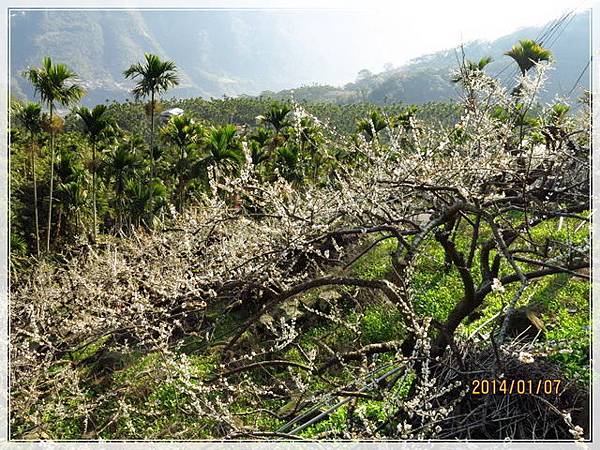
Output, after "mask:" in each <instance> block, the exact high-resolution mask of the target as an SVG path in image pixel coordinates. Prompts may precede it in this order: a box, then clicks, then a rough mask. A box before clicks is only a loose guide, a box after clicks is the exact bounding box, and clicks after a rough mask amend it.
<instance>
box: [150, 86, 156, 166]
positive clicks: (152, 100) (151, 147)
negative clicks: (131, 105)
mask: <svg viewBox="0 0 600 450" xmlns="http://www.w3.org/2000/svg"><path fill="white" fill-rule="evenodd" d="M150 157H151V158H152V178H154V177H155V176H156V162H155V161H154V91H152V93H151V94H150Z"/></svg>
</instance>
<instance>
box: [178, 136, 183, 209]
mask: <svg viewBox="0 0 600 450" xmlns="http://www.w3.org/2000/svg"><path fill="white" fill-rule="evenodd" d="M179 152H180V153H179V167H180V168H182V167H183V153H184V150H183V147H181V148H180V149H179ZM177 191H178V197H179V212H181V211H183V207H184V203H185V200H184V198H185V188H184V183H183V171H182V170H180V172H179V182H178V183H177Z"/></svg>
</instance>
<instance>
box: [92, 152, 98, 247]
mask: <svg viewBox="0 0 600 450" xmlns="http://www.w3.org/2000/svg"><path fill="white" fill-rule="evenodd" d="M92 164H93V165H92V203H93V207H94V231H93V232H92V239H93V241H94V244H95V243H96V229H97V227H98V225H97V218H96V143H95V142H94V143H93V144H92Z"/></svg>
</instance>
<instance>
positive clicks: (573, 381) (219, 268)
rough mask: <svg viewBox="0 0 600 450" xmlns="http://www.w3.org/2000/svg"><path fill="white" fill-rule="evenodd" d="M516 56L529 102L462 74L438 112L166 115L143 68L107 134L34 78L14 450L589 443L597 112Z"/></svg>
mask: <svg viewBox="0 0 600 450" xmlns="http://www.w3.org/2000/svg"><path fill="white" fill-rule="evenodd" d="M506 50H508V53H510V54H511V55H513V58H514V59H515V61H516V62H518V65H517V64H516V63H515V67H516V68H518V69H520V70H519V72H520V73H521V72H522V75H521V76H519V77H518V79H517V82H516V84H515V85H514V86H511V87H510V89H508V90H507V89H506V88H505V87H504V85H503V83H502V82H501V81H499V80H498V79H496V78H494V77H492V76H490V75H489V73H488V71H487V68H486V65H487V62H488V61H487V59H482V60H479V61H476V62H473V61H468V60H464V61H462V62H461V63H460V64H459V66H458V67H457V68H456V70H455V71H454V72H453V74H452V75H453V78H454V79H455V82H456V86H457V88H458V89H460V92H461V95H460V98H459V99H458V100H457V101H456V102H453V103H431V104H427V105H422V106H414V105H406V104H397V103H395V104H390V105H386V106H383V107H377V106H375V105H372V104H369V103H360V104H354V105H333V104H331V103H323V102H299V103H297V102H283V101H280V102H276V101H273V100H272V99H268V98H264V97H261V98H237V99H230V98H225V99H223V100H213V101H206V100H201V99H188V100H162V101H161V98H163V97H164V95H165V93H166V92H167V91H169V90H171V89H173V88H174V87H175V86H177V85H178V83H181V82H182V80H181V79H180V78H179V73H178V69H177V66H176V65H175V63H174V62H172V61H165V60H162V59H161V58H158V57H157V56H155V55H151V54H146V55H145V57H144V59H142V60H140V61H139V62H137V63H134V64H131V65H130V67H129V69H127V70H126V71H125V73H124V76H125V77H127V78H130V79H132V80H133V83H134V84H135V90H134V94H135V96H136V100H135V101H134V102H125V103H117V102H115V103H112V104H109V105H100V106H96V107H94V108H93V109H91V110H90V109H87V108H80V107H77V106H76V104H77V102H78V101H80V100H81V98H82V96H83V95H84V91H83V90H82V89H81V86H80V85H79V84H78V80H77V77H76V74H75V73H73V72H71V71H70V70H69V68H68V67H65V66H63V65H61V64H56V62H53V61H52V60H50V59H49V58H48V59H45V60H44V61H43V63H42V65H41V66H40V67H37V68H32V69H31V70H30V71H28V72H27V73H25V78H26V79H27V81H28V82H30V83H31V84H32V85H33V86H35V87H36V89H37V92H38V94H40V100H41V101H42V103H41V104H37V103H20V102H15V103H14V104H13V105H12V109H11V124H13V127H12V128H11V130H10V157H11V164H10V168H11V173H10V176H11V185H10V186H11V202H10V212H11V242H10V243H11V253H10V271H11V287H10V289H11V291H10V292H11V296H10V297H11V298H10V408H11V409H10V433H11V438H13V439H24V440H31V439H33V440H40V439H41V440H48V439H90V440H97V439H104V440H106V439H119V440H121V439H157V440H158V439H168V440H189V439H210V440H222V439H228V440H231V439H235V440H239V439H244V440H247V439H252V440H313V439H315V440H320V439H327V440H332V439H333V440H339V439H361V440H380V439H394V440H403V439H417V440H425V439H456V438H459V439H466V438H470V439H488V440H489V439H500V440H503V439H533V440H542V439H549V440H556V439H559V440H581V439H584V438H586V437H588V436H589V431H590V426H591V424H590V422H589V411H588V409H587V408H588V401H589V380H590V367H589V351H590V346H589V341H590V309H589V293H590V283H589V264H590V261H589V253H590V237H589V221H590V199H589V186H590V180H589V168H590V159H589V156H590V135H589V130H590V127H589V120H590V104H589V98H587V97H583V98H582V99H581V101H579V102H578V103H573V104H566V103H562V102H557V103H550V104H544V103H541V102H539V101H538V92H539V91H540V89H541V86H542V85H543V80H544V79H545V76H544V75H545V71H546V70H547V67H548V64H549V61H548V60H550V59H551V58H550V55H549V52H548V51H547V49H545V48H543V47H541V46H539V45H538V44H536V43H535V42H533V41H521V42H519V43H517V44H515V46H514V47H513V48H512V49H510V48H508V49H506ZM523 53H525V54H526V57H525V58H519V55H520V54H523ZM134 61H135V60H134ZM130 63H131V62H130ZM44 80H53V83H54V84H52V86H53V89H48V88H47V87H48V86H49V85H50V84H49V83H45V82H43V81H44ZM59 106H61V107H65V108H71V113H70V114H69V115H67V116H66V117H65V118H64V119H63V118H61V117H59V116H58V115H56V114H55V111H56V108H57V107H59ZM174 106H178V107H181V108H182V109H183V110H184V113H183V114H181V115H173V116H171V117H170V118H168V119H164V120H163V119H161V118H160V112H161V111H166V110H167V109H168V108H170V107H174ZM481 380H486V383H487V384H486V385H485V386H488V388H486V389H485V392H484V384H482V383H483V381H481ZM518 380H522V383H518ZM503 381H504V383H503V384H502V382H503ZM547 381H548V383H549V384H548V383H546V382H547ZM492 382H497V383H498V385H497V390H496V388H494V389H495V392H494V393H491V392H490V391H489V386H490V383H492ZM478 383H479V385H480V388H481V389H480V391H481V393H478V391H477V389H478V388H476V386H477V385H478ZM515 383H516V384H515ZM512 384H515V385H516V386H517V388H515V389H516V390H512V388H511V387H507V386H511V385H512ZM502 386H503V387H502ZM540 387H541V388H540ZM502 389H504V390H502ZM521 391H522V392H521Z"/></svg>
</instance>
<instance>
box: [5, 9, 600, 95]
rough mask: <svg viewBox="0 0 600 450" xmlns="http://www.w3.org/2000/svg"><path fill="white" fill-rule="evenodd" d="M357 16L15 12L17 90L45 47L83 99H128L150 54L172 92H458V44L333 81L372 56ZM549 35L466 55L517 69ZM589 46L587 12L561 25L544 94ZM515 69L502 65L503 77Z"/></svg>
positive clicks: (564, 89)
mask: <svg viewBox="0 0 600 450" xmlns="http://www.w3.org/2000/svg"><path fill="white" fill-rule="evenodd" d="M359 20H360V16H359V15H357V14H351V13H347V12H340V11H335V12H333V11H325V12H320V13H315V12H314V11H312V12H311V11H293V12H289V11H288V12H283V11H279V10H268V11H266V10H265V11H262V10H261V11H253V10H237V11H234V10H231V11H223V10H213V11H211V10H204V11H183V10H172V11H152V10H143V11H129V10H127V11H92V10H51V11H43V10H35V11H16V10H13V11H11V21H10V49H11V58H10V63H11V68H10V71H11V93H12V94H13V95H15V96H17V97H29V98H31V97H32V94H33V92H32V90H31V87H30V86H29V85H28V83H27V82H26V81H25V80H23V78H22V77H21V76H20V75H19V74H20V73H21V72H22V71H23V70H24V69H25V68H27V67H28V66H30V65H39V64H40V62H41V60H42V58H43V57H44V56H46V55H49V56H51V57H52V58H53V59H55V60H56V61H60V62H63V63H66V64H67V65H68V66H70V67H71V68H72V69H73V70H75V71H76V72H77V73H78V74H79V76H80V78H81V80H82V83H83V84H84V86H85V87H86V88H87V90H88V95H87V96H86V98H85V99H84V103H85V104H94V103H98V102H104V101H105V100H106V99H111V100H112V99H115V100H123V99H125V98H126V97H128V96H129V89H130V88H131V82H129V81H126V80H124V79H123V76H122V71H123V70H124V69H125V68H126V67H128V66H129V65H130V64H131V63H133V62H135V61H138V60H140V59H141V58H142V55H143V53H144V52H152V53H156V54H158V55H160V56H161V57H163V58H168V59H172V60H174V61H175V62H176V63H177V66H178V68H179V70H180V75H181V79H182V83H181V85H180V86H179V87H178V88H176V89H173V90H172V91H170V92H169V96H176V97H193V96H204V97H210V96H214V97H221V96H222V95H229V96H235V95H239V94H249V95H256V94H259V93H260V92H262V91H267V90H268V91H269V93H270V94H272V95H275V96H278V97H289V96H290V94H291V92H290V91H289V90H285V89H289V88H292V87H297V86H303V85H304V86H305V87H303V88H299V89H294V96H295V98H298V99H312V100H325V101H332V102H337V103H347V102H353V101H364V100H368V101H372V102H376V103H386V102H396V101H403V102H407V103H423V102H428V101H439V100H448V99H449V98H453V97H455V96H456V94H457V92H456V89H455V87H454V86H453V85H451V83H449V81H448V79H449V76H450V71H451V70H452V68H454V67H456V65H457V59H456V58H457V55H456V52H455V51H454V50H447V51H442V52H437V53H434V54H432V55H427V56H423V57H421V58H419V59H417V60H413V61H411V62H410V63H408V64H406V65H404V66H403V67H400V68H397V69H391V70H387V71H385V72H382V73H379V74H370V73H366V74H365V73H363V74H362V76H361V78H360V80H359V81H357V82H354V83H349V84H346V85H345V86H335V84H336V83H337V82H339V81H335V80H343V79H346V80H347V79H348V77H349V76H348V74H352V73H357V72H358V71H359V69H360V68H361V67H364V66H363V64H366V63H367V61H368V58H369V56H368V55H364V54H363V53H368V52H363V50H364V47H365V45H367V46H368V44H369V41H368V40H365V39H364V38H365V36H364V35H363V34H364V30H363V31H361V28H360V27H359V23H358V22H357V21H359ZM547 28H548V27H547ZM542 31H543V28H540V27H537V28H528V29H523V30H519V31H518V32H516V33H513V34H511V35H508V36H505V37H503V38H501V39H498V40H495V41H493V42H474V43H470V44H467V45H466V46H465V53H466V55H467V57H468V58H470V59H478V58H479V57H481V56H484V55H490V56H492V57H494V58H495V62H494V63H492V64H491V65H490V66H489V70H490V72H491V73H497V72H500V71H501V70H502V69H503V68H504V67H506V66H510V65H511V61H510V59H509V58H508V57H505V56H502V54H503V52H504V51H506V50H508V49H509V48H510V47H511V46H512V44H514V43H515V42H516V41H517V40H518V39H522V38H526V37H527V38H535V37H537V36H539V35H541V33H542ZM430 32H435V31H434V30H431V31H430ZM361 33H362V34H361ZM588 43H589V17H588V14H579V15H577V16H574V17H573V18H572V20H569V21H567V23H565V24H564V27H563V28H560V27H559V28H558V29H557V30H556V32H555V33H554V35H553V36H552V39H550V40H549V41H548V43H547V45H548V46H549V47H550V48H551V50H552V51H553V52H554V54H555V57H556V65H555V69H554V71H553V73H552V74H551V75H550V81H549V83H548V89H547V92H546V94H545V95H546V97H547V98H550V97H553V96H554V95H555V94H566V93H568V92H569V91H570V89H571V87H572V86H573V85H574V84H575V81H576V80H577V78H578V76H579V74H580V73H581V70H582V69H583V67H584V66H585V64H586V62H587V61H588V59H589V44H588ZM511 73H512V74H513V75H514V73H513V72H512V69H510V70H505V71H504V72H503V77H505V78H506V80H507V83H510V76H512V75H511ZM587 81H588V80H587V76H585V75H584V76H583V77H582V79H581V82H580V83H579V84H582V85H584V86H587ZM315 83H323V84H328V85H315ZM282 90H283V91H282ZM277 91H279V92H278V93H277V94H274V92H277Z"/></svg>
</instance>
